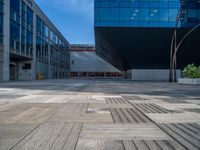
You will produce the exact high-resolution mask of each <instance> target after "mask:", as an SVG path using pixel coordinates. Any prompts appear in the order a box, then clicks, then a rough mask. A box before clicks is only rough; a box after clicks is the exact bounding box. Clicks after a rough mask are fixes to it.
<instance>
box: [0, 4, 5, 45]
mask: <svg viewBox="0 0 200 150" xmlns="http://www.w3.org/2000/svg"><path fill="white" fill-rule="evenodd" d="M3 5H4V4H3V0H0V44H3Z"/></svg>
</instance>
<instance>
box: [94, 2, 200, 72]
mask: <svg viewBox="0 0 200 150" xmlns="http://www.w3.org/2000/svg"><path fill="white" fill-rule="evenodd" d="M94 20H95V22H94V24H95V38H96V47H97V53H98V55H100V56H101V57H102V58H104V59H105V60H107V61H109V62H110V63H112V64H113V65H114V66H116V67H118V68H119V69H121V70H129V69H169V61H170V58H169V57H170V46H171V39H172V35H173V31H174V28H178V33H177V34H178V40H180V39H181V37H183V36H184V35H185V34H186V33H187V31H188V30H189V29H191V28H192V27H195V26H196V25H197V24H198V23H200V0H95V16H94ZM199 38H200V30H199V29H197V30H196V31H195V32H194V33H192V34H191V35H190V36H189V38H187V39H186V40H185V41H184V43H183V45H182V46H181V47H180V51H179V53H178V62H177V65H178V68H179V69H181V68H182V67H184V66H185V65H187V64H188V63H196V64H200V61H199V60H200V51H199V49H200V44H199Z"/></svg>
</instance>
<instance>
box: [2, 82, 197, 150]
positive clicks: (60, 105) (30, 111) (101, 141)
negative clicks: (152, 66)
mask: <svg viewBox="0 0 200 150" xmlns="http://www.w3.org/2000/svg"><path fill="white" fill-rule="evenodd" d="M199 91H200V87H199V86H185V85H181V86H180V85H176V84H169V83H164V82H161V83H159V82H156V83H154V82H130V81H125V80H124V81H118V80H113V81H112V80H109V81H106V80H44V81H30V82H28V83H27V82H13V83H12V82H11V83H1V84H0V150H185V149H189V150H199V149H200V105H199V104H200V99H199V97H200V92H199Z"/></svg>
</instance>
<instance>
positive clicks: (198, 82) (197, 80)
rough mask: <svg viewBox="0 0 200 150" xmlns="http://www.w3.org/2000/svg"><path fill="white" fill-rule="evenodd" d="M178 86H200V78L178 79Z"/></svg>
mask: <svg viewBox="0 0 200 150" xmlns="http://www.w3.org/2000/svg"><path fill="white" fill-rule="evenodd" d="M178 83H179V84H193V85H200V78H194V79H192V78H180V79H178Z"/></svg>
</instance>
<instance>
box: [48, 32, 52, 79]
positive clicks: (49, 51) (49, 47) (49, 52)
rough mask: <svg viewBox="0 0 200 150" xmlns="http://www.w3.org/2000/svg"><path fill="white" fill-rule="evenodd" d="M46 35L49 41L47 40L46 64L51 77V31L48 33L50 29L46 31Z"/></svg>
mask: <svg viewBox="0 0 200 150" xmlns="http://www.w3.org/2000/svg"><path fill="white" fill-rule="evenodd" d="M48 37H49V39H48V40H49V41H48V64H49V68H48V69H49V71H48V72H49V79H51V78H52V77H51V45H50V44H51V41H50V40H51V33H50V29H49V31H48Z"/></svg>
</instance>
